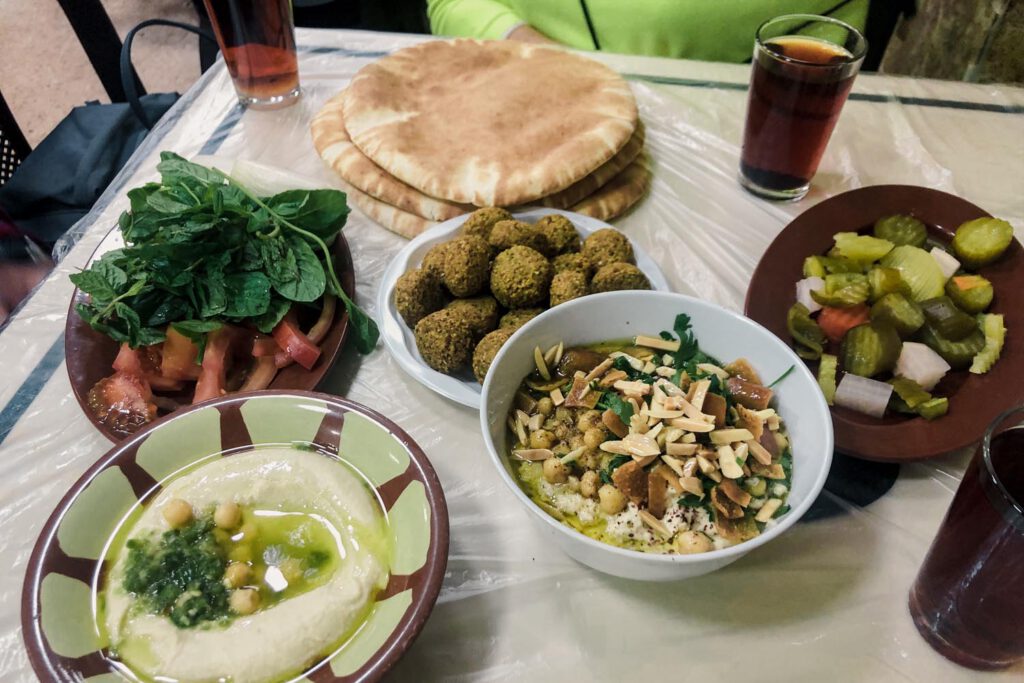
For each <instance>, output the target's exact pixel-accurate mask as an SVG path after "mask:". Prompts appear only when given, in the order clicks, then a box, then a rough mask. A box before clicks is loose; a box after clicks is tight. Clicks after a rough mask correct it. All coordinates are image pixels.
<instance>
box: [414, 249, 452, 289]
mask: <svg viewBox="0 0 1024 683" xmlns="http://www.w3.org/2000/svg"><path fill="white" fill-rule="evenodd" d="M450 244H451V242H441V243H440V244H435V245H434V246H432V247H431V248H430V250H429V251H427V253H426V255H425V256H424V257H423V262H422V263H420V268H422V269H423V270H429V271H430V272H432V273H433V274H434V275H436V276H437V277H438V279H439V280H440V279H441V278H442V277H444V255H445V254H446V253H447V252H448V246H449V245H450Z"/></svg>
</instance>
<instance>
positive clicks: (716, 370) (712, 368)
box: [697, 363, 729, 382]
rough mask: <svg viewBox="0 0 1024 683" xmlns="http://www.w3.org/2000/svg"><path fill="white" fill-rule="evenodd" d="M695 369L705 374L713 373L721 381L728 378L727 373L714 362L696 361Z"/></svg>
mask: <svg viewBox="0 0 1024 683" xmlns="http://www.w3.org/2000/svg"><path fill="white" fill-rule="evenodd" d="M697 369H698V370H700V371H701V372H703V373H704V374H707V375H714V376H715V377H717V378H718V379H720V380H722V381H723V382H724V381H725V380H727V379H729V373H728V372H726V371H725V370H723V369H722V368H720V367H718V366H717V365H715V364H714V363H697Z"/></svg>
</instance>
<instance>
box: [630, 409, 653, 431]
mask: <svg viewBox="0 0 1024 683" xmlns="http://www.w3.org/2000/svg"><path fill="white" fill-rule="evenodd" d="M648 429H650V427H649V426H648V425H647V418H645V417H644V416H643V415H636V414H635V415H633V417H631V418H629V431H631V432H634V433H636V434H646V433H647V430H648Z"/></svg>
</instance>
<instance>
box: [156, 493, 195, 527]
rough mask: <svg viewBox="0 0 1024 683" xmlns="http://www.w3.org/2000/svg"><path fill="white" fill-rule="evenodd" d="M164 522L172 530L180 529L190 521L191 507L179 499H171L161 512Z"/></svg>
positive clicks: (191, 515)
mask: <svg viewBox="0 0 1024 683" xmlns="http://www.w3.org/2000/svg"><path fill="white" fill-rule="evenodd" d="M161 512H162V513H163V516H164V520H165V521H166V522H167V524H169V525H170V527H171V528H172V529H180V528H181V527H183V526H185V525H186V524H188V523H189V522H191V521H192V517H193V514H192V506H191V505H189V504H188V502H187V501H184V500H182V499H181V498H172V499H171V500H169V501H167V502H166V503H164V507H163V509H162V510H161Z"/></svg>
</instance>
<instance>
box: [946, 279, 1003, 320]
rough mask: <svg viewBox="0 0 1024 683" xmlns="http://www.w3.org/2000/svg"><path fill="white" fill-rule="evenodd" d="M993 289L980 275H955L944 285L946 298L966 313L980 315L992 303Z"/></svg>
mask: <svg viewBox="0 0 1024 683" xmlns="http://www.w3.org/2000/svg"><path fill="white" fill-rule="evenodd" d="M993 294H995V289H993V287H992V283H991V282H989V281H988V280H986V279H985V278H983V277H982V276H980V275H957V276H954V277H952V278H950V280H949V282H947V283H946V296H948V297H949V298H950V299H952V300H953V303H954V304H956V305H957V308H959V309H961V310H963V311H966V312H967V313H981V312H982V311H984V310H985V309H986V308H988V307H989V305H990V304H991V303H992V296H993Z"/></svg>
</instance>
